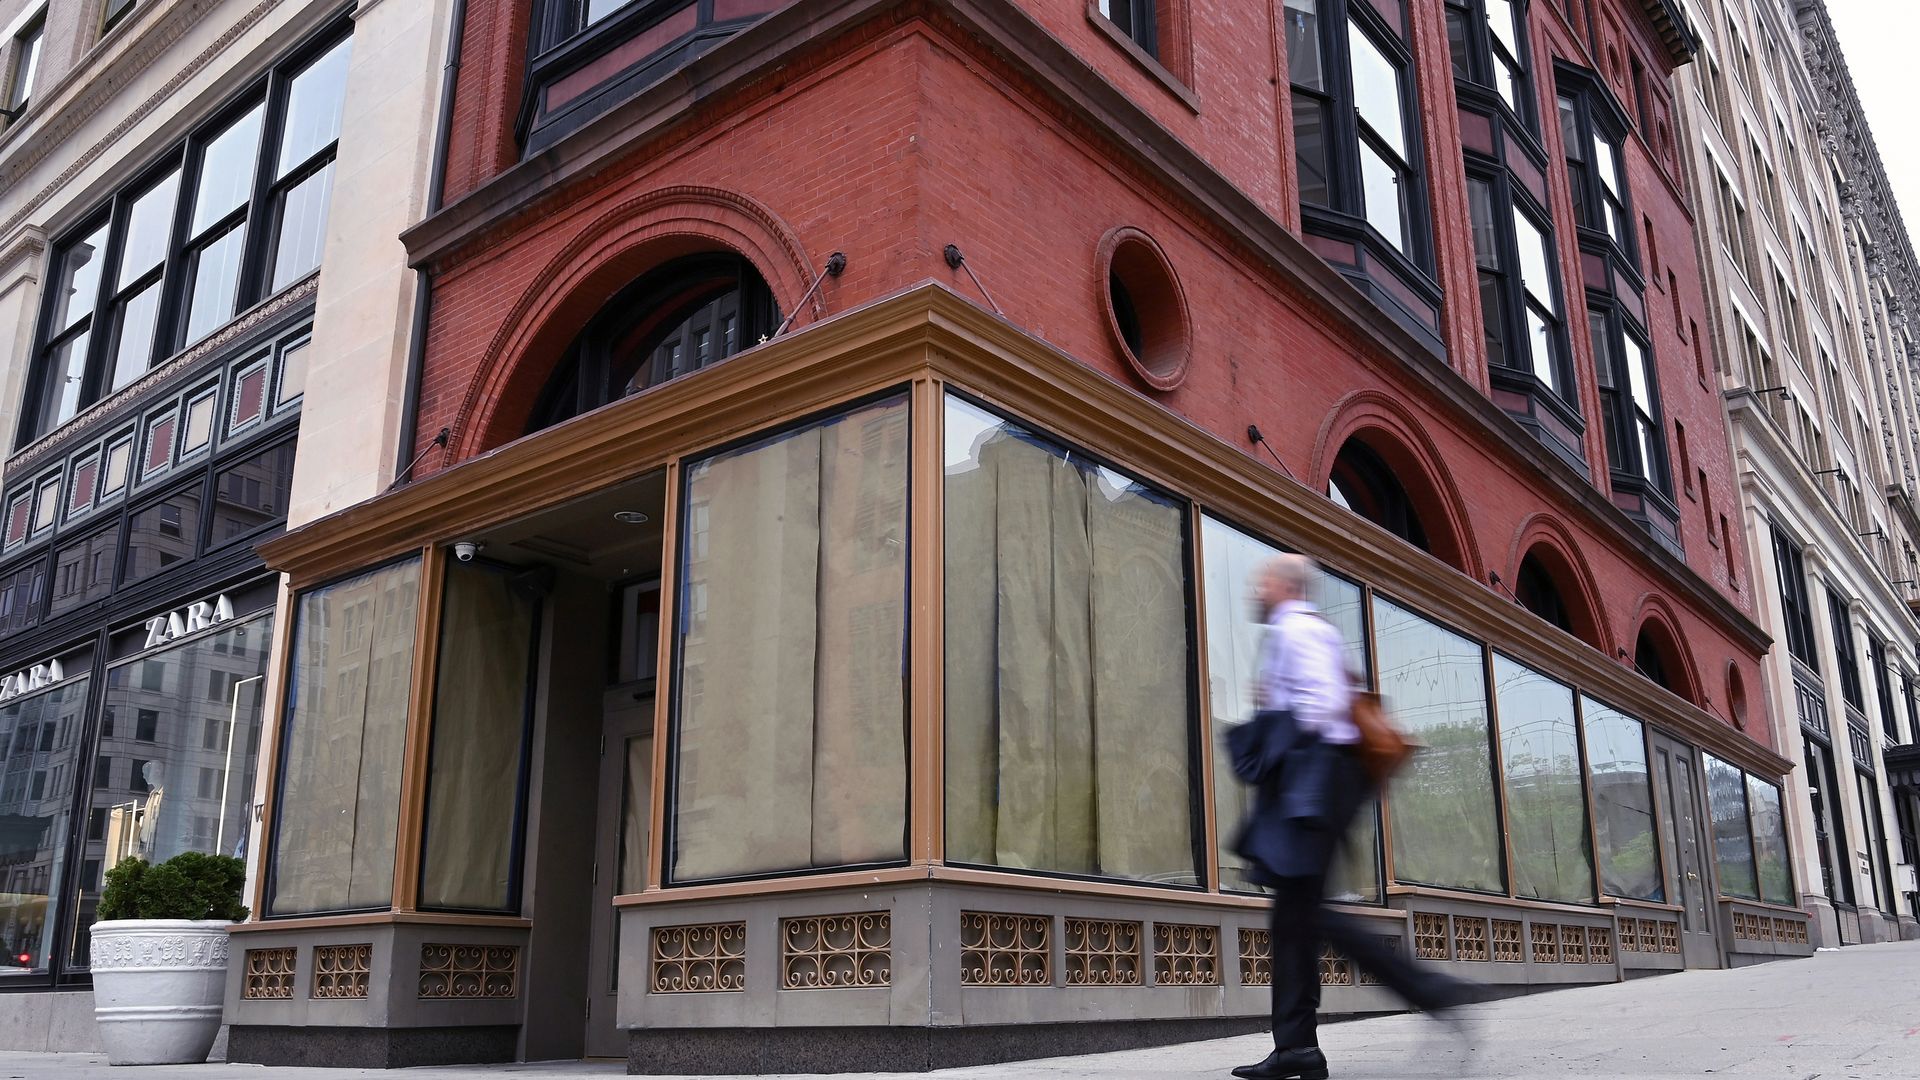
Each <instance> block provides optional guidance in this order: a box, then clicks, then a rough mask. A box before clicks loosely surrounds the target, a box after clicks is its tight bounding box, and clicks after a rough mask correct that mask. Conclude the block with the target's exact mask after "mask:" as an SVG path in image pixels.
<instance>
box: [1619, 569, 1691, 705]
mask: <svg viewBox="0 0 1920 1080" xmlns="http://www.w3.org/2000/svg"><path fill="white" fill-rule="evenodd" d="M1628 626H1629V628H1630V629H1631V632H1630V633H1629V634H1627V635H1626V637H1624V638H1622V639H1621V640H1622V641H1624V642H1628V643H1629V644H1627V645H1623V646H1622V647H1621V648H1622V651H1624V652H1625V653H1626V654H1627V664H1628V666H1632V664H1633V649H1634V648H1635V647H1637V646H1638V645H1639V643H1640V634H1641V632H1642V631H1644V632H1646V633H1647V634H1648V635H1649V636H1650V638H1651V640H1652V642H1653V647H1654V648H1656V649H1658V650H1660V660H1661V663H1662V665H1663V666H1665V668H1666V669H1667V680H1668V681H1669V682H1671V683H1672V684H1673V686H1672V690H1673V692H1674V693H1675V694H1678V695H1679V696H1681V697H1683V698H1686V699H1687V700H1688V701H1690V702H1692V703H1694V704H1695V705H1699V706H1700V707H1702V708H1705V707H1706V704H1707V702H1706V697H1705V695H1704V694H1703V693H1702V691H1701V687H1700V672H1699V670H1698V668H1696V667H1695V665H1694V662H1693V651H1692V650H1691V649H1688V648H1687V644H1686V641H1687V639H1686V637H1685V635H1683V634H1681V632H1680V618H1679V616H1678V615H1677V614H1676V613H1675V612H1674V610H1673V605H1672V604H1669V603H1668V602H1667V600H1666V598H1665V597H1663V596H1660V595H1658V594H1655V593H1648V594H1646V595H1645V596H1642V597H1641V598H1640V603H1639V607H1638V610H1637V611H1635V613H1634V616H1633V621H1632V622H1631V623H1629V624H1628Z"/></svg>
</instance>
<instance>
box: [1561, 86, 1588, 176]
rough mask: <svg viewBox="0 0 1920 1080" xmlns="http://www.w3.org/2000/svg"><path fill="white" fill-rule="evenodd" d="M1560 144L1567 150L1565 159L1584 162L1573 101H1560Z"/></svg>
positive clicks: (1577, 117)
mask: <svg viewBox="0 0 1920 1080" xmlns="http://www.w3.org/2000/svg"><path fill="white" fill-rule="evenodd" d="M1560 142H1561V143H1562V144H1563V145H1565V146H1566V148H1567V158H1568V159H1569V160H1571V161H1585V160H1586V159H1587V156H1586V154H1585V153H1584V152H1583V149H1584V146H1583V144H1582V142H1581V139H1580V112H1579V109H1578V107H1577V106H1576V105H1575V104H1574V102H1573V99H1572V98H1569V97H1563V98H1561V99H1560Z"/></svg>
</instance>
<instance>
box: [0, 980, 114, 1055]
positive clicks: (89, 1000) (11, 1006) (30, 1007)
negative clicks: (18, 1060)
mask: <svg viewBox="0 0 1920 1080" xmlns="http://www.w3.org/2000/svg"><path fill="white" fill-rule="evenodd" d="M99 1049H100V1029H99V1027H98V1026H97V1025H96V1024H95V1023H94V1019H93V991H91V990H62V991H28V992H23V993H14V994H0V1050H21V1051H49V1052H53V1053H77V1054H84V1053H93V1052H95V1051H98V1050H99Z"/></svg>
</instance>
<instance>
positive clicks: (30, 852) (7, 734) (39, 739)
mask: <svg viewBox="0 0 1920 1080" xmlns="http://www.w3.org/2000/svg"><path fill="white" fill-rule="evenodd" d="M87 682H88V679H87V677H86V676H84V675H82V676H79V677H77V678H72V679H69V680H67V681H66V682H64V683H61V684H60V685H58V686H55V687H53V688H52V689H50V690H44V691H42V692H40V693H38V694H34V695H33V696H31V697H19V698H15V699H13V700H12V701H9V702H7V703H6V704H5V705H0V748H4V750H5V754H6V758H5V773H4V775H3V776H0V815H4V820H5V821H6V822H7V825H8V831H9V842H8V844H7V887H6V889H5V891H0V927H4V928H5V935H6V936H5V941H4V946H0V948H3V949H4V951H0V976H4V975H23V974H26V973H28V972H32V971H45V970H46V969H47V954H48V953H49V952H51V951H52V949H53V935H54V933H55V929H56V927H57V926H58V925H59V917H58V912H57V911H56V910H55V907H54V899H55V897H56V896H57V895H58V890H59V886H60V882H61V881H62V880H63V878H64V877H65V875H66V852H67V836H68V830H69V829H70V828H71V827H72V824H71V823H72V817H73V811H72V807H73V798H74V790H73V783H74V777H75V776H76V774H77V771H78V769H79V756H80V753H81V750H80V728H81V725H82V723H83V722H84V720H85V716H86V705H87Z"/></svg>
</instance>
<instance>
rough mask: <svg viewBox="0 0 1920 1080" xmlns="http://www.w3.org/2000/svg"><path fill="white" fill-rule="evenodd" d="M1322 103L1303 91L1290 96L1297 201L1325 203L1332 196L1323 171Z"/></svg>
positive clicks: (1323, 131) (1325, 158)
mask: <svg viewBox="0 0 1920 1080" xmlns="http://www.w3.org/2000/svg"><path fill="white" fill-rule="evenodd" d="M1326 115H1327V110H1326V106H1325V105H1323V104H1321V103H1320V102H1319V101H1316V100H1314V99H1313V98H1310V97H1306V96H1305V95H1298V96H1295V97H1294V99H1293V157H1294V162H1295V164H1296V165H1297V166H1298V168H1299V173H1300V201H1301V202H1303V203H1306V204H1308V205H1311V206H1328V205H1330V204H1331V202H1332V199H1333V191H1332V188H1331V187H1330V183H1331V181H1330V179H1329V177H1328V173H1327V128H1326Z"/></svg>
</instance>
